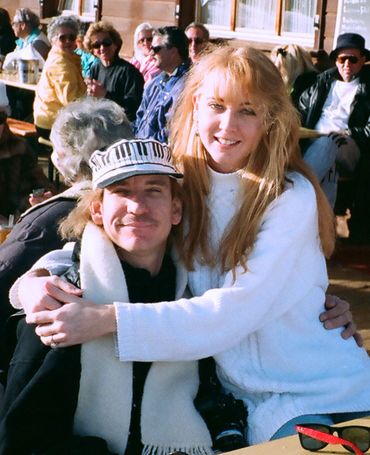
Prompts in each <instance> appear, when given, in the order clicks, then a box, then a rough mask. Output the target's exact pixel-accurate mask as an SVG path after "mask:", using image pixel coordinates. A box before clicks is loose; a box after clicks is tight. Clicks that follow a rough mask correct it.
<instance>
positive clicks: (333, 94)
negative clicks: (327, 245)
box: [298, 33, 370, 239]
mask: <svg viewBox="0 0 370 455" xmlns="http://www.w3.org/2000/svg"><path fill="white" fill-rule="evenodd" d="M330 58H331V59H332V60H333V61H335V67H334V68H332V69H329V70H327V71H324V72H323V73H321V74H320V75H319V76H318V78H317V81H316V83H315V84H314V85H312V86H311V87H310V88H308V89H307V90H306V91H304V92H303V93H302V95H301V97H300V99H299V104H298V109H299V112H300V114H301V117H302V125H303V126H304V127H306V128H310V129H314V130H317V131H318V132H319V133H320V134H321V135H322V137H320V138H318V139H315V140H312V141H310V142H308V143H307V144H305V147H304V153H305V154H304V157H305V160H306V162H307V163H309V164H310V166H311V167H312V169H313V170H314V172H315V174H316V175H317V177H318V178H319V180H320V181H321V183H322V186H323V188H324V190H325V193H326V195H327V197H328V199H329V201H330V202H331V204H332V206H334V203H335V200H336V196H337V185H338V177H339V175H344V176H346V175H347V176H348V175H349V176H353V181H354V198H353V201H352V203H351V207H349V208H350V210H351V212H352V217H351V220H350V223H351V226H352V229H353V231H356V229H358V230H359V231H358V233H357V235H358V236H359V237H360V238H361V237H364V238H367V239H368V238H369V235H370V185H369V177H368V176H369V173H370V158H369V157H370V155H369V147H370V122H369V119H370V103H369V101H368V100H369V99H370V66H369V65H365V63H366V62H367V61H369V60H370V51H369V50H368V49H366V47H365V39H364V38H363V37H362V36H361V35H358V34H357V33H343V34H342V35H339V36H338V40H337V45H336V47H335V49H334V50H333V51H332V52H331V54H330ZM352 234H355V233H354V232H353V233H351V237H352ZM353 238H354V237H353Z"/></svg>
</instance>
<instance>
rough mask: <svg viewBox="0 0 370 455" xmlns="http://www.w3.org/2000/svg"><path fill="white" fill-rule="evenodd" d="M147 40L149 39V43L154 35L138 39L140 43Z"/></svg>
mask: <svg viewBox="0 0 370 455" xmlns="http://www.w3.org/2000/svg"><path fill="white" fill-rule="evenodd" d="M145 41H148V43H151V42H152V41H153V37H152V36H149V37H148V38H147V37H144V38H140V39H139V41H138V44H144V43H145Z"/></svg>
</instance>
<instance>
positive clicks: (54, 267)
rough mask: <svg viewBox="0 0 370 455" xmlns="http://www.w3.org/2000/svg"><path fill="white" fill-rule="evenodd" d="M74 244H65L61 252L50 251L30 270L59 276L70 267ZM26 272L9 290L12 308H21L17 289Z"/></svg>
mask: <svg viewBox="0 0 370 455" xmlns="http://www.w3.org/2000/svg"><path fill="white" fill-rule="evenodd" d="M73 246H74V242H70V243H67V244H66V245H65V246H64V247H63V249H62V250H55V251H51V252H50V253H47V254H45V255H44V256H42V257H41V258H40V259H39V260H38V261H36V262H35V263H34V265H33V266H32V268H31V270H37V269H46V270H48V271H49V273H50V275H61V274H62V273H64V272H65V271H66V270H67V269H68V268H69V267H70V266H71V265H72V252H73ZM27 273H28V272H26V273H24V274H23V275H22V276H20V277H19V278H18V279H17V280H16V281H15V282H14V284H13V286H12V287H11V288H10V291H9V301H10V303H11V305H12V306H13V307H14V308H22V303H21V301H20V299H19V295H18V289H19V285H20V282H21V281H22V279H23V278H24V277H25V276H26V275H27Z"/></svg>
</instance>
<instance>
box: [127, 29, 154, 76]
mask: <svg viewBox="0 0 370 455" xmlns="http://www.w3.org/2000/svg"><path fill="white" fill-rule="evenodd" d="M152 41H153V27H152V26H151V24H149V22H143V23H142V24H139V25H138V26H137V27H136V29H135V34H134V55H133V57H132V59H131V60H130V63H131V64H132V65H134V66H135V67H136V68H137V69H138V70H139V71H140V73H141V74H142V75H143V77H144V81H145V83H148V82H150V81H151V80H152V79H153V78H154V77H155V76H157V75H158V74H159V73H160V72H161V70H160V69H158V68H157V65H156V63H155V59H154V58H153V56H152V55H151V52H150V51H151V47H152Z"/></svg>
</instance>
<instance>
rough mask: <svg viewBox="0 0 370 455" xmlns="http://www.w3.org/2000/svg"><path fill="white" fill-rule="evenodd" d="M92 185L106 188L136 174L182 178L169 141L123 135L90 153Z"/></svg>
mask: <svg viewBox="0 0 370 455" xmlns="http://www.w3.org/2000/svg"><path fill="white" fill-rule="evenodd" d="M89 165H90V167H91V170H92V185H93V188H94V189H95V188H105V187H107V186H109V185H112V184H113V183H115V182H119V181H121V180H125V179H128V178H129V177H133V176H135V175H148V174H161V175H168V176H170V177H174V178H182V174H180V173H179V172H178V171H177V169H176V168H175V166H174V165H173V164H172V160H171V153H170V150H169V148H168V147H167V145H165V144H161V143H160V142H158V141H155V140H154V139H131V140H127V139H121V140H119V141H117V142H115V143H114V144H112V145H110V146H109V147H108V148H105V149H103V150H96V151H95V152H94V153H93V154H92V155H91V157H90V160H89Z"/></svg>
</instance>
